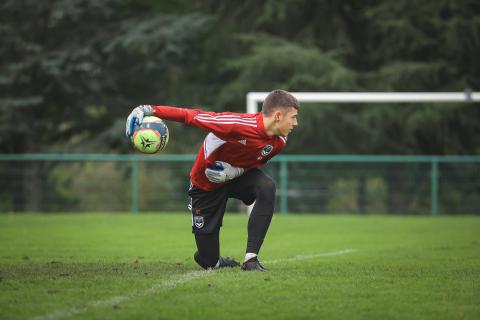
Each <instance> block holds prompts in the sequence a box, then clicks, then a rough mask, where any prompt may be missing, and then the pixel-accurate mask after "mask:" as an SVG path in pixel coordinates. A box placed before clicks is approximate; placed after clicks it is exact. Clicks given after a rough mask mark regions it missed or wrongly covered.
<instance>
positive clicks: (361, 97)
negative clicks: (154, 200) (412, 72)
mask: <svg viewBox="0 0 480 320" xmlns="http://www.w3.org/2000/svg"><path fill="white" fill-rule="evenodd" d="M290 93H291V94H292V95H294V96H295V97H296V98H297V100H298V102H319V103H428V102H436V103H448V102H450V103H452V102H463V103H469V102H479V101H480V91H476V92H472V91H471V90H469V89H466V90H465V91H464V92H290ZM268 94H269V92H248V93H247V113H257V112H258V103H259V102H263V100H265V98H266V97H267V95H268ZM283 196H286V195H283ZM252 208H253V204H252V205H250V206H248V207H247V213H248V214H249V215H250V212H252Z"/></svg>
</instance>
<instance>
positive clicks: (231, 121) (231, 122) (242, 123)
mask: <svg viewBox="0 0 480 320" xmlns="http://www.w3.org/2000/svg"><path fill="white" fill-rule="evenodd" d="M197 120H198V121H200V122H205V123H217V124H239V125H242V126H247V127H254V128H256V127H257V124H256V123H255V124H253V123H245V122H240V121H233V120H230V121H219V120H204V119H197Z"/></svg>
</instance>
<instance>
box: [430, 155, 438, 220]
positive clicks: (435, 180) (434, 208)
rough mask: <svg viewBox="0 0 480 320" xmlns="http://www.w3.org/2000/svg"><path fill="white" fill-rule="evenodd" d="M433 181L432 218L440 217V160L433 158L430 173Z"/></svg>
mask: <svg viewBox="0 0 480 320" xmlns="http://www.w3.org/2000/svg"><path fill="white" fill-rule="evenodd" d="M430 179H431V191H432V194H431V197H430V198H431V208H432V216H434V217H436V216H437V215H438V160H437V158H432V168H431V171H430Z"/></svg>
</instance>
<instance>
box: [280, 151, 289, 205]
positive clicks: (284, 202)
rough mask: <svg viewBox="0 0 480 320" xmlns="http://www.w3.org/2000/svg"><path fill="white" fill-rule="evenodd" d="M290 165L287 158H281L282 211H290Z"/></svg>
mask: <svg viewBox="0 0 480 320" xmlns="http://www.w3.org/2000/svg"><path fill="white" fill-rule="evenodd" d="M287 192H288V166H287V159H286V158H284V157H282V158H280V212H281V213H288V194H287Z"/></svg>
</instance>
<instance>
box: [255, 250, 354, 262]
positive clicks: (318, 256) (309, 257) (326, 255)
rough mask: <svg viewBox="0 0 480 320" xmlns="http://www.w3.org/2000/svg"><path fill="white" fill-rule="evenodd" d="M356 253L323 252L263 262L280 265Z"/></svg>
mask: <svg viewBox="0 0 480 320" xmlns="http://www.w3.org/2000/svg"><path fill="white" fill-rule="evenodd" d="M355 251H357V250H356V249H342V250H337V251H333V252H325V253H316V254H311V255H306V256H295V257H292V258H283V259H275V260H270V261H265V264H267V263H268V264H275V263H282V262H294V261H300V260H310V259H315V258H321V257H332V256H340V255H342V254H347V253H352V252H355Z"/></svg>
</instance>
